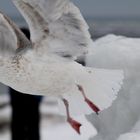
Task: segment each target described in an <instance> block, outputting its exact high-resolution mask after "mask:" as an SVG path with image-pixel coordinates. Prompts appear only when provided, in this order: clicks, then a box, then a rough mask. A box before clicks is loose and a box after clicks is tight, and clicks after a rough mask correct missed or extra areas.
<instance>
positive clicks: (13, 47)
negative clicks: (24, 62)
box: [0, 12, 30, 56]
mask: <svg viewBox="0 0 140 140" xmlns="http://www.w3.org/2000/svg"><path fill="white" fill-rule="evenodd" d="M29 44H30V41H29V40H28V39H27V38H26V37H25V36H24V34H23V33H22V32H21V31H20V29H19V28H18V27H17V26H16V25H15V24H14V23H13V22H12V21H11V20H10V19H9V18H8V17H7V16H6V15H4V14H3V13H1V12H0V56H3V55H6V56H11V55H13V54H15V52H16V51H17V49H18V48H23V47H25V46H26V47H27V46H28V45H29Z"/></svg>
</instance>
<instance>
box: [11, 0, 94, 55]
mask: <svg viewBox="0 0 140 140" xmlns="http://www.w3.org/2000/svg"><path fill="white" fill-rule="evenodd" d="M13 2H14V3H15V5H16V6H17V7H18V9H19V10H20V12H21V13H22V14H23V16H24V17H25V19H26V21H27V23H28V25H29V28H30V31H31V40H32V42H34V43H37V42H39V43H40V41H44V40H47V41H46V42H47V43H48V42H51V44H52V45H50V44H49V45H48V46H49V47H47V49H46V50H48V51H51V52H53V53H57V54H59V55H61V56H79V55H83V54H85V53H86V52H87V49H88V46H89V45H90V43H91V42H92V41H91V37H90V34H89V31H88V28H89V27H88V25H87V23H86V22H85V20H84V18H83V16H82V15H81V12H80V10H79V9H78V8H77V7H76V6H75V5H74V4H73V3H72V2H71V1H70V0H40V1H39V2H38V0H13ZM46 31H47V32H46ZM46 42H45V44H46ZM42 46H43V45H42ZM46 46H47V45H46Z"/></svg>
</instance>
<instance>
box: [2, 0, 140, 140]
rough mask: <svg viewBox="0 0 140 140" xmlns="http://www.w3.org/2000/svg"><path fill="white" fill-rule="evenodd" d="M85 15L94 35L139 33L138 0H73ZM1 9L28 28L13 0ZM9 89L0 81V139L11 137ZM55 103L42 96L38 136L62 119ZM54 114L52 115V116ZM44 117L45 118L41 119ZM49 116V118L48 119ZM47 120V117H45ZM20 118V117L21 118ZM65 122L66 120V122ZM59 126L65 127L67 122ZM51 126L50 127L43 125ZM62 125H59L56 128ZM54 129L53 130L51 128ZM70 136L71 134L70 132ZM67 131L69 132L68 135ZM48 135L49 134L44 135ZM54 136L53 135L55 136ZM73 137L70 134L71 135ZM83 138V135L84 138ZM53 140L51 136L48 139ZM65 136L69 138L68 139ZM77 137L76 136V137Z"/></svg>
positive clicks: (43, 137) (132, 34) (42, 135)
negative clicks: (40, 122) (39, 132)
mask: <svg viewBox="0 0 140 140" xmlns="http://www.w3.org/2000/svg"><path fill="white" fill-rule="evenodd" d="M73 1H74V3H75V4H76V5H77V6H78V7H79V8H80V10H81V12H82V14H83V15H84V17H85V19H86V21H87V23H88V25H89V27H90V29H89V30H90V32H91V35H92V38H93V39H97V38H99V37H101V36H104V35H106V34H109V33H113V34H116V35H125V36H128V37H140V1H139V0H133V1H132V0H117V1H116V0H104V1H103V0H73ZM0 11H3V12H4V13H6V14H7V15H8V16H10V17H11V19H12V20H13V21H14V22H16V23H17V24H18V25H19V27H20V28H28V26H27V24H26V23H25V21H24V19H23V18H22V16H21V15H20V13H19V12H18V11H17V9H16V8H15V6H14V5H13V4H12V0H3V1H2V0H1V1H0ZM8 92H9V90H8V88H7V87H6V86H4V85H2V84H1V85H0V140H10V139H11V133H10V125H9V124H10V122H11V105H10V97H9V94H8ZM55 106H56V103H55V102H54V101H53V100H49V101H47V99H44V100H43V102H42V104H41V107H40V112H41V118H42V125H41V130H40V131H41V139H43V140H46V137H48V138H49V136H50V134H52V131H51V130H53V128H52V124H53V123H54V122H55V125H56V124H57V123H58V124H59V123H63V124H64V123H65V122H64V118H62V117H60V116H57V113H56V112H57V111H56V110H57V109H56V108H55ZM52 116H53V117H52ZM44 118H45V119H44ZM49 118H51V119H49ZM47 120H48V121H47ZM21 121H22V120H21ZM44 122H45V123H44ZM65 125H66V124H65ZM65 125H64V126H62V127H63V129H65V131H66V130H68V131H70V130H69V128H68V129H67V126H65ZM46 126H47V127H48V126H50V129H48V130H47V129H46ZM60 129H61V128H59V127H58V129H57V131H58V130H60ZM54 131H55V130H54ZM70 134H71V136H72V135H73V134H72V133H70ZM70 134H69V135H70ZM46 135H48V136H46ZM54 138H56V137H54ZM71 139H72V137H71ZM85 139H86V138H83V140H85ZM51 140H52V139H51ZM67 140H68V139H67ZM76 140H78V137H76Z"/></svg>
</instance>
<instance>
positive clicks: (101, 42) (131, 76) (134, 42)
mask: <svg viewBox="0 0 140 140" xmlns="http://www.w3.org/2000/svg"><path fill="white" fill-rule="evenodd" d="M139 44H140V39H134V38H125V37H122V36H115V35H107V36H105V37H103V38H100V39H98V40H97V41H95V42H94V46H93V55H91V56H89V57H88V59H87V62H88V66H94V67H98V68H113V69H123V70H124V75H125V79H124V85H123V88H122V89H121V91H120V93H119V96H118V98H117V100H116V101H115V102H114V104H113V106H112V107H110V108H109V109H107V110H105V111H103V112H102V113H101V114H100V115H99V117H97V116H94V115H91V116H90V117H89V119H90V120H91V121H92V123H93V124H94V126H95V127H96V129H97V132H98V134H97V136H96V137H94V140H116V139H118V138H119V139H118V140H130V139H131V140H134V139H133V136H134V137H136V135H137V137H139V131H140V129H139V128H140V125H139V121H140V102H139V99H140V84H139V83H140V46H139ZM136 126H137V129H136V130H133V129H134V127H136ZM124 133H127V134H126V135H125V134H124ZM128 133H130V134H128ZM131 133H133V134H132V137H131ZM120 135H121V136H120ZM128 137H129V139H127V138H128ZM139 139H140V137H139Z"/></svg>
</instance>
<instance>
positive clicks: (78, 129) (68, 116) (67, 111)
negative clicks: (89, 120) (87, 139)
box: [62, 98, 81, 134]
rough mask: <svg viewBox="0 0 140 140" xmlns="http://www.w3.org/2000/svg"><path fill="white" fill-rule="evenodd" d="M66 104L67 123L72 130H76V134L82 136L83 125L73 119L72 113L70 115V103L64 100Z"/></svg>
mask: <svg viewBox="0 0 140 140" xmlns="http://www.w3.org/2000/svg"><path fill="white" fill-rule="evenodd" d="M62 100H63V102H64V105H65V107H66V113H67V122H68V123H69V124H70V125H71V126H72V128H74V130H76V132H77V133H78V134H80V127H81V124H80V123H79V122H77V121H75V120H74V119H72V118H71V116H70V113H69V103H68V101H67V100H66V99H64V98H63V99H62Z"/></svg>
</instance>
